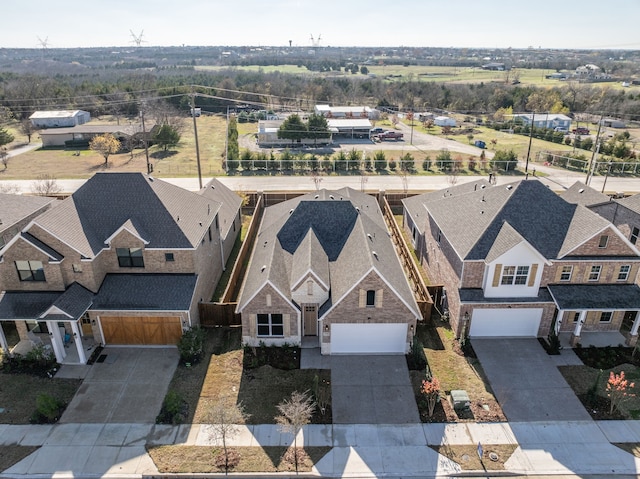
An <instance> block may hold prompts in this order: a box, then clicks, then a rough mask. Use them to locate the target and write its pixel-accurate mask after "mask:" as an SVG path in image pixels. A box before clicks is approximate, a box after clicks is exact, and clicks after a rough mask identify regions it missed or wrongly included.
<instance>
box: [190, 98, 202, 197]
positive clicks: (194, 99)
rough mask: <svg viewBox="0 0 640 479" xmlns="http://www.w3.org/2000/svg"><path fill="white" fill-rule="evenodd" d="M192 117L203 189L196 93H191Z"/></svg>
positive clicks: (199, 180) (200, 180) (199, 179)
mask: <svg viewBox="0 0 640 479" xmlns="http://www.w3.org/2000/svg"><path fill="white" fill-rule="evenodd" d="M191 118H193V137H194V139H195V140H196V162H197V163H198V184H199V185H200V189H202V170H201V169H200V145H199V144H198V126H197V125H196V94H195V93H191Z"/></svg>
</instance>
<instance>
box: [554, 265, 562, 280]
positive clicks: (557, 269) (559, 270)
mask: <svg viewBox="0 0 640 479" xmlns="http://www.w3.org/2000/svg"><path fill="white" fill-rule="evenodd" d="M563 266H564V265H563V264H562V263H558V264H556V279H555V281H554V282H555V283H559V282H560V277H561V276H562V267H563Z"/></svg>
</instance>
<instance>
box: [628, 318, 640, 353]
mask: <svg viewBox="0 0 640 479" xmlns="http://www.w3.org/2000/svg"><path fill="white" fill-rule="evenodd" d="M638 328H640V311H638V310H636V319H634V320H633V325H632V326H631V331H629V337H628V338H627V341H626V343H627V346H630V347H635V345H636V343H637V342H638Z"/></svg>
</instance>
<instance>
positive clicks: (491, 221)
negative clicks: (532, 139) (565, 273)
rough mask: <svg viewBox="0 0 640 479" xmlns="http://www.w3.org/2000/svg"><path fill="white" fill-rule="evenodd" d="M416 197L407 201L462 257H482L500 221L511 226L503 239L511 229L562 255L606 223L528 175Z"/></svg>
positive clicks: (548, 254) (544, 250)
mask: <svg viewBox="0 0 640 479" xmlns="http://www.w3.org/2000/svg"><path fill="white" fill-rule="evenodd" d="M420 197H421V198H416V199H415V200H413V204H416V203H417V202H418V201H420V203H421V204H422V206H423V207H424V208H425V209H426V210H427V211H428V213H429V216H430V218H431V219H432V221H433V222H435V224H436V225H437V227H438V228H439V229H440V230H441V231H442V232H443V234H444V235H445V236H446V238H447V240H448V241H449V243H450V244H451V246H452V247H453V249H454V250H455V251H456V253H457V255H458V256H459V257H460V258H461V259H463V260H485V261H486V260H487V258H488V257H489V256H490V255H489V253H490V252H491V251H492V249H493V248H494V244H495V243H496V240H497V239H498V236H499V235H500V233H501V231H503V225H504V223H508V224H509V225H510V227H511V228H512V229H513V232H511V233H509V235H510V236H511V237H512V239H511V240H509V241H511V242H513V235H514V234H515V233H517V234H518V235H519V236H521V237H522V238H523V239H524V240H525V241H527V243H529V244H530V245H531V246H532V247H533V248H535V249H536V250H537V251H538V252H539V253H540V254H541V255H542V256H544V257H545V258H547V259H555V258H559V257H561V256H562V255H564V254H567V253H568V252H569V251H571V250H572V249H573V248H575V247H576V246H578V245H579V244H582V243H584V242H585V241H586V240H588V239H590V238H591V237H593V236H594V234H596V232H598V231H601V230H602V229H604V228H606V227H607V226H608V225H609V224H610V223H609V222H608V221H607V220H605V219H604V218H601V217H600V216H598V215H597V214H595V213H593V212H592V211H590V210H588V209H587V208H585V207H583V206H580V205H575V204H570V203H568V202H566V201H565V200H563V199H562V198H560V197H559V196H558V195H556V194H555V193H554V192H552V191H551V190H550V189H549V188H547V187H546V186H544V185H543V184H542V183H540V182H539V181H538V180H532V179H530V180H522V181H518V182H514V183H510V184H507V185H500V186H491V187H488V188H485V189H476V190H475V191H471V192H469V193H463V194H461V195H452V196H447V197H444V196H442V195H440V196H434V195H433V194H428V195H427V196H423V195H420ZM405 204H406V203H405ZM425 216H426V215H425ZM424 220H425V221H426V218H424Z"/></svg>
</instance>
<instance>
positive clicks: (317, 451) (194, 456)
mask: <svg viewBox="0 0 640 479" xmlns="http://www.w3.org/2000/svg"><path fill="white" fill-rule="evenodd" d="M229 450H230V451H235V452H237V453H238V454H239V456H240V461H239V463H238V465H237V466H236V467H234V468H233V469H232V471H231V472H293V471H295V466H294V464H293V463H291V462H288V461H286V460H284V459H283V457H284V455H285V453H286V451H287V448H286V447H234V448H229ZM330 450H331V448H330V447H306V448H304V452H305V453H306V457H305V460H304V461H303V462H301V463H300V464H299V465H298V470H299V471H300V472H310V471H311V469H312V468H313V466H314V465H315V464H316V463H317V462H318V461H319V460H320V459H322V458H323V457H324V456H325V455H326V454H327V453H328V452H329V451H330ZM220 451H221V448H218V447H209V446H158V447H152V448H148V452H149V455H150V456H151V459H152V460H153V462H154V463H155V465H156V467H157V468H158V471H160V472H161V473H164V474H170V473H173V474H179V473H187V474H188V473H192V474H196V473H216V472H224V468H222V469H221V468H218V467H217V466H216V465H215V456H216V454H218V453H219V452H220Z"/></svg>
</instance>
